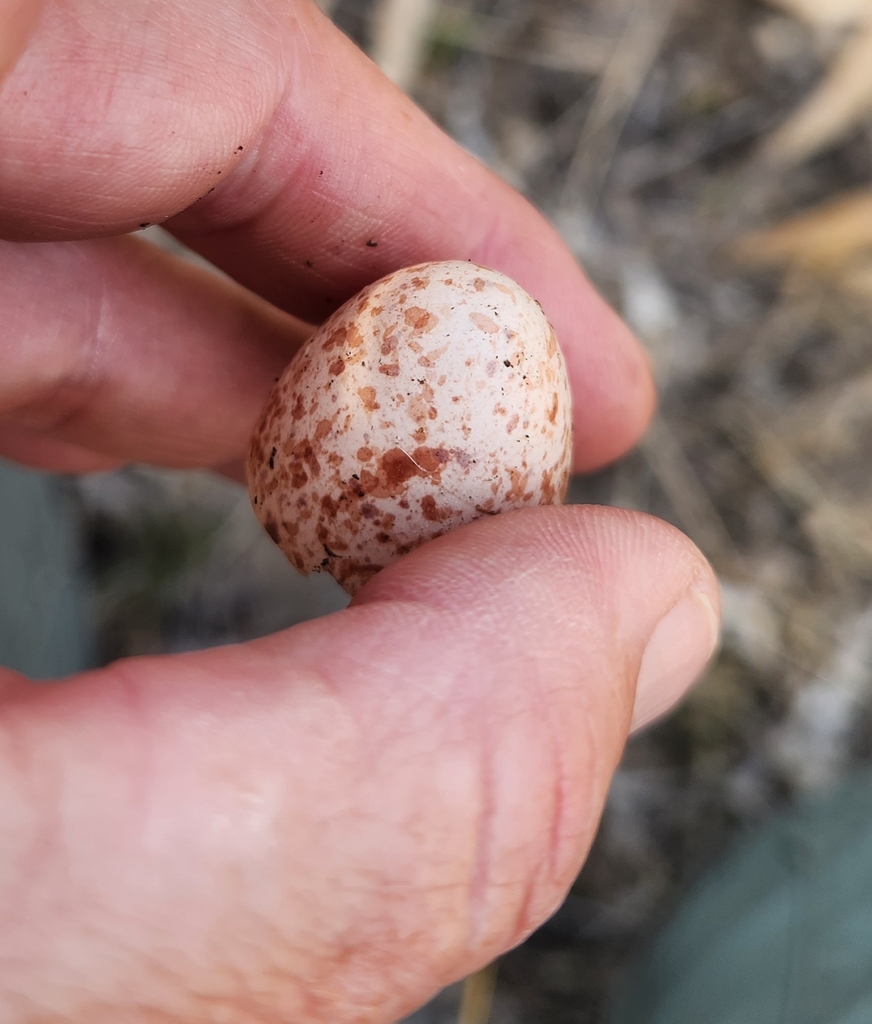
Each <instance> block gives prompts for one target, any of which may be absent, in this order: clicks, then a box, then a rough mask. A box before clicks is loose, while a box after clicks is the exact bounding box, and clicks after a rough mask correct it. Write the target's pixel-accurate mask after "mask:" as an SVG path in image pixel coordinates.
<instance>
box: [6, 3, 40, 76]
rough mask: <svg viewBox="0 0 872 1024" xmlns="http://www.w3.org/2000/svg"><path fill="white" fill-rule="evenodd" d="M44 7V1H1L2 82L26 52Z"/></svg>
mask: <svg viewBox="0 0 872 1024" xmlns="http://www.w3.org/2000/svg"><path fill="white" fill-rule="evenodd" d="M42 6H43V0H0V82H2V80H3V78H4V77H5V75H6V74H7V73H8V72H9V71H10V70H11V69H12V67H13V66H14V65H15V62H16V61H17V60H18V58H19V57H20V56H21V54H22V52H23V51H24V47H25V45H26V44H27V41H28V39H29V38H30V35H31V33H32V32H33V30H34V28H35V27H36V22H37V20H38V18H39V15H40V11H41V10H42Z"/></svg>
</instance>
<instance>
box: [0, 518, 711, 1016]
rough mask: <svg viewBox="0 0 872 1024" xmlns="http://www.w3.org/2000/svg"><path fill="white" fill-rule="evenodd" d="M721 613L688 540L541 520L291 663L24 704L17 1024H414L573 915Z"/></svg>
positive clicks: (645, 523)
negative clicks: (595, 848) (660, 719)
mask: <svg viewBox="0 0 872 1024" xmlns="http://www.w3.org/2000/svg"><path fill="white" fill-rule="evenodd" d="M687 594H690V595H691V598H690V604H689V606H688V607H689V608H690V609H691V610H690V611H688V612H681V613H680V615H679V618H680V620H681V621H680V627H681V628H680V629H679V630H676V629H675V628H673V627H669V628H667V629H666V631H665V632H663V626H662V625H660V626H658V623H663V622H667V623H668V621H669V618H668V613H669V611H670V610H671V609H676V608H679V609H680V608H681V607H682V598H683V596H684V595H687ZM717 600H718V599H717V589H716V584H715V582H714V579H713V577H712V574H711V571H710V570H709V568H708V567H707V565H706V563H705V561H704V560H703V558H702V556H701V555H700V554H699V552H698V551H697V550H696V549H695V548H694V547H693V545H692V544H691V543H690V541H688V540H687V539H686V538H684V537H683V536H681V535H680V534H679V533H678V532H677V531H675V530H673V529H671V528H670V527H668V526H666V525H665V524H663V523H661V522H658V521H656V520H653V519H650V518H647V517H645V516H641V515H635V514H632V513H628V512H624V511H621V510H616V509H600V508H563V509H536V510H532V511H529V512H519V513H514V514H509V515H506V516H502V517H499V518H497V519H494V520H488V521H486V522H480V523H476V524H473V525H471V526H469V527H466V528H464V529H462V530H459V531H458V532H457V533H454V534H452V535H450V536H446V537H443V538H440V539H439V540H437V541H435V542H433V543H432V544H428V545H426V546H425V547H423V548H421V549H420V550H418V551H416V552H414V553H413V554H412V555H410V556H409V557H408V558H406V559H404V560H403V561H402V562H400V563H398V564H397V565H396V566H394V567H392V568H390V569H387V570H385V571H384V572H383V573H381V574H380V575H379V576H378V577H376V578H375V579H374V580H373V581H372V582H371V583H370V584H369V585H368V586H367V587H365V588H364V589H363V591H361V593H360V594H359V595H358V597H357V599H356V600H355V601H354V602H353V604H352V606H351V607H350V608H348V609H347V610H346V611H344V612H341V613H339V614H338V615H335V616H331V617H328V618H325V619H320V620H317V621H315V622H312V623H307V624H305V625H303V626H300V627H297V628H295V629H293V630H289V631H287V632H285V633H282V634H278V635H276V636H273V637H270V638H268V639H265V640H260V641H257V642H254V643H250V644H244V645H239V646H237V647H229V648H222V649H219V650H214V651H208V652H199V653H191V654H184V655H179V656H175V657H171V658H143V659H137V660H131V661H127V662H122V663H118V664H116V665H114V666H111V667H110V668H109V669H106V670H103V671H101V672H97V673H89V674H87V675H84V676H80V677H78V678H76V679H73V680H70V681H67V682H64V683H60V684H58V685H56V686H53V687H44V686H43V687H33V688H31V689H30V690H26V689H22V688H21V687H18V686H15V687H11V688H10V690H9V695H8V697H7V699H6V702H5V704H2V705H0V823H2V824H0V836H2V837H3V842H2V843H0V971H2V975H3V978H4V984H5V989H4V991H3V992H0V1019H2V1020H3V1021H4V1024H6V1022H8V1024H22V1022H24V1021H30V1020H36V1019H39V1020H64V1021H67V1022H71V1024H86V1022H87V1024H94V1022H98V1024H102V1022H104V1021H105V1022H109V1021H118V1020H125V1021H131V1022H134V1021H145V1020H146V1019H147V1020H158V1019H160V1020H184V1021H186V1022H188V1024H201V1022H202V1024H206V1022H209V1021H216V1020H218V1019H221V1020H235V1021H240V1022H241V1021H252V1022H253V1021H264V1020H278V1019H281V1020H288V1021H305V1022H306V1024H328V1022H329V1024H387V1022H389V1021H394V1020H396V1019H397V1018H398V1017H400V1016H402V1015H403V1014H404V1013H407V1012H408V1011H410V1010H411V1009H412V1008H413V1007H414V1006H415V1005H417V1004H420V1003H422V1002H424V1001H425V1000H426V999H427V998H428V997H429V996H430V995H431V994H432V993H433V992H434V991H435V990H437V989H439V988H440V987H442V986H443V985H445V984H447V983H449V982H451V981H453V980H455V979H457V978H459V977H461V976H463V975H465V974H467V973H469V972H470V971H472V970H474V969H476V968H477V967H479V966H481V965H482V964H483V963H485V962H487V961H488V960H490V959H492V958H493V957H494V956H496V955H497V954H499V953H500V952H502V951H503V950H505V949H507V948H508V947H510V946H512V945H514V944H516V943H518V942H520V941H521V940H522V939H523V938H524V937H525V936H526V935H527V934H528V933H529V932H530V931H531V930H532V929H534V928H535V927H536V926H537V925H539V924H540V923H541V922H542V921H543V920H544V919H545V918H546V917H547V916H548V915H549V914H551V913H552V912H553V911H554V909H555V908H556V907H557V905H558V904H559V903H560V901H561V900H562V899H563V896H564V894H565V892H566V890H567V888H568V886H569V885H570V884H571V882H572V880H573V878H574V877H575V874H576V873H577V871H578V869H579V867H580V865H581V863H582V861H583V859H584V857H585V855H586V853H587V850H588V848H589V846H590V843H591V841H592V838H593V835H594V832H595V831H596V828H597V823H598V821H599V817H600V814H601V812H602V807H603V803H604V800H605V796H606V792H607V788H608V785H609V780H610V778H611V775H612V772H613V771H614V768H615V766H616V764H617V762H618V759H619V757H620V755H621V750H622V748H623V745H624V741H625V739H626V735H627V730H628V728H629V725H630V721H631V716H632V713H633V704H634V700H637V701H638V702H641V703H640V706H641V707H644V708H646V709H649V710H645V711H643V712H642V717H644V716H645V715H647V714H649V713H650V709H652V708H654V709H658V710H659V709H661V708H662V707H663V706H664V705H665V703H666V702H667V701H668V700H670V699H674V697H675V696H676V695H677V693H678V691H679V690H680V689H681V688H682V687H684V686H686V685H687V684H689V683H690V681H691V678H692V676H693V675H694V674H696V673H697V672H698V671H699V670H700V669H701V668H702V666H703V662H704V661H705V659H706V658H707V657H708V656H709V654H710V652H711V649H712V647H713V645H714V642H715V623H716V620H715V612H714V610H713V609H714V608H716V606H717ZM664 638H665V639H664ZM652 644H653V650H654V654H653V655H652V654H651V653H650V652H651V650H652ZM687 651H693V652H694V653H693V657H691V656H690V655H689V654H687V653H686V652H687ZM640 668H641V671H642V676H641V682H642V683H644V689H643V690H641V691H640V693H639V695H638V698H637V697H636V696H635V695H636V684H637V679H639V678H640ZM4 993H5V994H4Z"/></svg>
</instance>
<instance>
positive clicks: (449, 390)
mask: <svg viewBox="0 0 872 1024" xmlns="http://www.w3.org/2000/svg"><path fill="white" fill-rule="evenodd" d="M571 439H572V427H571V421H570V398H569V385H568V382H567V377H566V368H565V366H564V362H563V357H562V355H561V353H560V349H559V348H558V345H557V339H556V338H555V335H554V330H553V328H552V327H551V325H550V324H549V323H548V320H547V319H546V317H545V314H544V313H543V312H542V308H541V307H540V306H539V304H538V303H537V302H535V301H534V300H533V299H532V298H530V296H529V295H527V293H526V292H525V291H524V290H523V289H522V288H520V286H519V285H517V284H515V283H514V282H513V281H511V280H510V279H509V278H508V277H505V276H504V275H503V274H500V273H497V272H496V271H495V270H488V269H487V268H485V267H479V266H476V265H475V264H473V263H466V262H460V261H456V262H455V261H452V262H444V263H426V264H422V265H421V266H417V267H409V268H407V269H405V270H399V271H397V272H396V273H394V274H390V275H389V276H388V277H385V278H383V279H382V280H381V281H377V282H376V283H375V284H372V285H370V286H369V287H367V288H364V290H363V291H362V292H360V293H359V294H358V295H356V296H355V297H354V298H353V299H350V300H349V301H348V302H346V303H345V305H344V306H342V308H341V309H339V310H337V312H336V313H335V314H334V315H333V316H332V317H330V319H329V320H328V321H327V322H326V323H325V324H324V325H323V326H322V327H321V328H319V330H318V331H316V332H315V334H314V335H313V336H312V337H311V338H310V339H309V341H308V342H307V343H306V345H305V346H304V347H303V348H302V349H301V350H300V352H299V353H297V355H296V357H295V358H294V360H293V361H292V362H291V364H290V365H289V366H288V368H287V370H286V371H285V373H284V375H283V376H282V378H281V379H280V380H279V382H278V383H277V384H276V386H275V389H274V390H273V392H272V395H271V396H270V398H269V401H268V402H267V405H266V407H265V408H264V410H263V413H262V414H261V417H260V420H259V422H258V425H257V427H256V429H255V432H254V437H253V438H252V443H251V450H250V453H249V459H248V479H249V486H250V492H251V500H252V504H253V506H254V510H255V512H256V514H257V516H258V518H259V519H260V521H261V522H262V523H263V525H264V527H265V528H266V530H267V532H268V533H269V535H270V536H271V537H272V538H273V540H274V541H275V542H276V544H278V545H279V547H280V548H281V549H282V551H284V553H285V554H286V555H287V557H288V558H289V559H290V561H291V562H292V563H293V564H294V565H295V566H296V567H297V569H299V570H300V572H302V573H306V574H308V573H309V572H312V571H313V570H326V571H327V572H329V573H331V574H332V575H333V576H334V577H335V578H336V579H337V580H338V581H339V583H340V584H341V585H342V586H343V587H344V588H345V589H346V590H347V591H348V592H349V593H352V594H353V593H355V592H356V591H357V590H359V589H360V587H361V586H362V585H363V584H364V583H365V582H366V581H367V580H368V579H369V578H370V577H371V576H373V575H374V574H375V573H377V572H378V571H379V570H380V569H382V568H384V567H385V566H386V565H390V564H391V562H394V561H396V560H397V559H398V558H399V557H400V556H401V555H404V554H406V553H407V552H409V551H411V550H412V549H413V548H416V547H417V546H418V545H419V544H422V543H424V541H427V540H430V539H432V538H433V537H438V536H439V535H440V534H443V533H447V532H448V531H449V530H454V529H456V528H457V527H458V526H462V525H464V524H465V523H469V522H471V521H472V520H474V519H478V518H480V517H482V516H490V515H497V514H498V513H500V512H506V511H508V510H510V509H517V508H525V507H527V506H531V505H551V504H559V503H560V502H561V501H562V500H563V497H564V495H565V492H566V486H567V482H568V479H569V463H570V447H571Z"/></svg>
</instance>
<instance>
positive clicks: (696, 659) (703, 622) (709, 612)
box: [632, 583, 720, 729]
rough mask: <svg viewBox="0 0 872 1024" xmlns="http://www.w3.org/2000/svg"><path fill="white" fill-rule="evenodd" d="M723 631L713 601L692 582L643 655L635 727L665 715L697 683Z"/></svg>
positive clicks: (654, 634) (653, 635)
mask: <svg viewBox="0 0 872 1024" xmlns="http://www.w3.org/2000/svg"><path fill="white" fill-rule="evenodd" d="M719 631H720V619H719V616H718V613H717V612H716V611H715V608H714V605H713V604H712V601H711V600H710V598H709V596H708V595H707V594H706V593H705V592H704V591H703V590H702V589H701V588H700V587H699V586H698V585H697V584H695V583H694V584H691V586H690V587H689V588H688V590H687V591H685V593H684V596H683V597H681V598H680V599H679V600H678V603H677V604H675V605H673V606H672V608H671V609H670V610H669V611H668V612H667V613H666V615H665V616H664V617H663V618H662V619H661V620H660V622H659V623H658V624H657V627H656V628H655V630H654V632H653V633H652V634H651V639H650V640H649V641H648V646H647V647H646V648H645V653H644V654H643V655H642V663H641V665H640V666H639V679H638V682H637V683H636V704H635V707H634V708H633V726H632V727H633V728H634V729H638V728H639V727H640V726H642V725H645V724H646V723H647V722H651V721H653V719H655V718H657V717H658V716H660V715H662V714H663V713H664V712H665V711H667V710H668V709H669V708H670V707H672V705H673V704H674V703H675V702H676V701H677V700H678V699H679V697H681V696H682V694H683V693H684V692H685V690H687V689H688V688H689V687H690V685H691V684H692V683H693V682H695V680H696V679H697V678H698V677H699V675H700V674H701V673H702V670H703V669H704V668H705V667H706V665H707V664H708V662H709V661H710V659H711V657H712V655H713V654H714V652H715V649H716V648H717V645H718V634H719Z"/></svg>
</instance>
